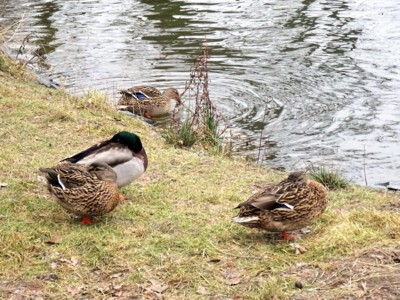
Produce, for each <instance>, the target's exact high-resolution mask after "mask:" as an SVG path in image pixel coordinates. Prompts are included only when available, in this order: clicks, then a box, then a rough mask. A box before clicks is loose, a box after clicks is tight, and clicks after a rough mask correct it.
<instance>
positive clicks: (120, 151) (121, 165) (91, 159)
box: [61, 131, 148, 187]
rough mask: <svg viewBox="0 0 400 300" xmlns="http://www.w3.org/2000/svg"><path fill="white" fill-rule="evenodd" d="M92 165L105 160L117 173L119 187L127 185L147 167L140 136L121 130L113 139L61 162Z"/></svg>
mask: <svg viewBox="0 0 400 300" xmlns="http://www.w3.org/2000/svg"><path fill="white" fill-rule="evenodd" d="M65 161H67V162H71V163H77V164H86V165H90V164H93V163H96V162H103V163H106V164H107V165H109V166H111V167H112V168H113V170H114V171H115V172H116V173H117V185H118V187H122V186H125V185H127V184H129V183H131V182H133V181H134V180H136V179H137V178H138V177H139V176H140V175H142V174H143V173H144V172H145V171H146V169H147V163H148V161H147V155H146V151H145V150H144V148H143V146H142V142H141V141H140V138H139V137H138V136H137V135H136V134H134V133H131V132H128V131H121V132H118V133H117V134H116V135H114V136H113V137H112V138H111V139H109V140H105V141H102V142H100V143H98V144H96V145H94V146H92V147H90V148H88V149H86V150H83V151H82V152H79V153H78V154H75V155H73V156H70V157H67V158H65V159H63V160H62V161H61V162H65Z"/></svg>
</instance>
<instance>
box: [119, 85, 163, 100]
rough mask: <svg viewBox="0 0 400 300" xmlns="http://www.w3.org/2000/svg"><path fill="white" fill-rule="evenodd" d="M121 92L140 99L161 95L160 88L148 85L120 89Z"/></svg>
mask: <svg viewBox="0 0 400 300" xmlns="http://www.w3.org/2000/svg"><path fill="white" fill-rule="evenodd" d="M120 93H121V94H122V95H124V96H128V97H134V98H136V99H138V100H140V99H149V98H156V97H160V96H161V92H160V91H159V90H158V89H156V88H155V87H152V86H146V85H139V86H133V87H131V88H129V89H126V90H120Z"/></svg>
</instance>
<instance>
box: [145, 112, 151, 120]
mask: <svg viewBox="0 0 400 300" xmlns="http://www.w3.org/2000/svg"><path fill="white" fill-rule="evenodd" d="M144 116H145V117H146V118H147V119H153V118H152V117H151V116H150V114H149V113H148V112H147V111H145V112H144Z"/></svg>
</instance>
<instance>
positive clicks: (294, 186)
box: [232, 172, 328, 240]
mask: <svg viewBox="0 0 400 300" xmlns="http://www.w3.org/2000/svg"><path fill="white" fill-rule="evenodd" d="M327 196H328V193H327V190H326V188H325V187H324V186H323V185H322V184H320V183H318V182H316V181H314V180H310V179H308V177H307V175H306V174H305V173H304V172H293V173H291V174H290V175H289V176H288V178H286V179H284V180H283V181H281V182H279V183H278V184H274V185H268V186H266V187H265V188H264V189H263V190H261V191H259V192H258V193H256V194H254V195H253V196H251V197H250V198H249V199H248V200H246V201H244V202H242V203H240V204H239V205H238V206H237V207H236V208H239V209H240V211H239V213H238V215H237V216H235V217H233V218H232V221H233V222H236V223H239V224H241V225H243V226H247V227H252V228H260V229H265V230H268V231H272V232H282V233H283V239H284V240H291V239H293V238H292V237H291V236H290V235H288V234H287V233H286V232H287V231H293V230H298V229H301V228H303V227H305V226H307V225H309V224H310V223H311V222H312V221H313V220H314V219H315V218H317V217H318V216H319V215H321V214H322V213H323V212H324V210H325V208H326V206H327V204H328V197H327Z"/></svg>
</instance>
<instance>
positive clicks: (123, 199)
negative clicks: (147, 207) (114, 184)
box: [118, 194, 127, 201]
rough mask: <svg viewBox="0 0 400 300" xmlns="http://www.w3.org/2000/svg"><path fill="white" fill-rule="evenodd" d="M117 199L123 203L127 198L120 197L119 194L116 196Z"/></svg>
mask: <svg viewBox="0 0 400 300" xmlns="http://www.w3.org/2000/svg"><path fill="white" fill-rule="evenodd" d="M118 198H119V201H125V200H126V199H127V198H126V197H125V196H124V195H122V194H119V195H118Z"/></svg>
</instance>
